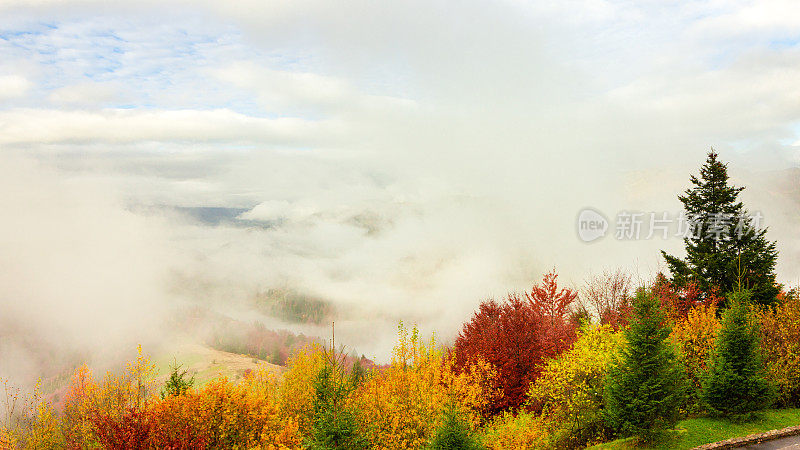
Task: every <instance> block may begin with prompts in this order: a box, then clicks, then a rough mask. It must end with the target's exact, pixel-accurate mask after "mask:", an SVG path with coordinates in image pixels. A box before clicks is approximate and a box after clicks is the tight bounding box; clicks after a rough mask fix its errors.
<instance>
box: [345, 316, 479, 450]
mask: <svg viewBox="0 0 800 450" xmlns="http://www.w3.org/2000/svg"><path fill="white" fill-rule="evenodd" d="M452 364H453V362H452V359H451V358H449V357H446V356H445V354H444V352H443V351H442V350H441V349H439V348H437V347H436V345H435V341H434V340H433V338H431V340H430V341H429V342H427V343H425V342H423V341H421V340H420V338H419V333H418V331H417V329H416V328H413V329H412V330H411V332H410V333H409V330H407V329H406V328H405V327H404V326H403V324H402V323H401V324H400V326H399V341H398V344H397V346H395V348H394V351H393V353H392V362H391V365H389V366H388V367H386V368H383V369H377V368H373V369H371V373H370V374H369V376H368V377H367V381H366V382H364V383H362V384H361V385H360V386H359V387H358V388H357V389H356V390H355V391H354V392H353V393H352V394H351V396H350V398H349V399H348V401H349V402H350V404H351V405H352V407H353V409H354V410H355V411H356V414H357V417H358V420H359V421H360V423H361V424H362V425H363V428H364V429H365V430H366V434H367V437H368V439H369V441H370V444H371V446H372V447H373V448H377V449H412V448H420V447H422V446H424V445H426V444H427V443H428V442H429V440H430V439H431V437H433V434H434V432H435V430H436V429H437V427H438V426H439V425H440V423H441V420H442V418H443V413H444V411H445V408H446V406H447V404H448V402H453V403H455V405H456V407H457V408H459V410H460V411H461V412H462V413H463V414H464V415H465V416H467V417H469V419H470V424H471V426H472V427H473V428H475V427H477V426H478V424H479V423H480V420H481V419H480V414H479V411H480V410H481V409H483V404H484V402H485V401H486V399H487V398H488V397H490V396H491V392H486V391H485V388H486V387H487V386H490V383H491V380H492V378H493V376H494V372H493V370H492V368H491V367H489V366H488V365H486V364H484V363H480V362H478V363H476V364H475V365H473V366H471V367H470V368H468V370H465V371H463V372H460V373H459V372H455V371H454V370H452Z"/></svg>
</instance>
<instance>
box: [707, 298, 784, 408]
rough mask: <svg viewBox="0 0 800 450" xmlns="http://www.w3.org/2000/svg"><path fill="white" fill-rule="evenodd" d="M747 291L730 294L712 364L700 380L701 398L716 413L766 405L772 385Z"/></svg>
mask: <svg viewBox="0 0 800 450" xmlns="http://www.w3.org/2000/svg"><path fill="white" fill-rule="evenodd" d="M749 300H750V293H749V292H748V291H741V292H739V293H736V294H731V295H730V296H729V303H730V308H728V309H727V310H726V311H725V312H724V313H723V316H722V329H721V330H720V332H719V335H718V336H717V343H716V351H715V352H714V355H713V357H712V360H711V367H710V369H709V371H708V373H707V374H706V376H705V378H704V380H703V393H702V397H703V401H705V402H706V403H707V404H708V406H709V408H710V409H711V410H712V411H713V412H716V413H720V414H727V415H731V414H733V415H737V414H745V413H749V412H753V411H758V410H762V409H765V408H768V407H769V406H770V405H771V404H772V402H773V401H774V399H775V395H776V392H775V386H774V385H773V384H772V382H770V380H769V379H768V378H767V376H766V371H765V368H764V364H763V362H762V357H761V349H760V347H759V331H758V323H757V322H756V321H755V320H753V319H752V318H751V317H750V310H749V308H748V306H747V305H748V303H749Z"/></svg>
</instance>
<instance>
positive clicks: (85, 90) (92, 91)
mask: <svg viewBox="0 0 800 450" xmlns="http://www.w3.org/2000/svg"><path fill="white" fill-rule="evenodd" d="M119 90H120V87H119V86H114V85H112V84H109V83H79V84H73V85H69V86H64V87H60V88H57V89H54V90H53V92H51V93H50V95H49V99H50V101H51V102H53V103H56V104H60V105H68V106H81V107H99V106H103V105H106V104H108V103H111V102H114V101H118V100H119V99H120V92H119Z"/></svg>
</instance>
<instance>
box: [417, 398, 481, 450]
mask: <svg viewBox="0 0 800 450" xmlns="http://www.w3.org/2000/svg"><path fill="white" fill-rule="evenodd" d="M483 448H484V447H483V446H482V445H481V444H480V442H479V441H478V439H477V438H476V437H475V436H474V435H473V434H472V431H471V430H470V429H469V424H468V423H467V422H466V420H464V418H463V417H462V416H461V414H460V413H459V411H458V407H457V406H456V405H455V403H454V402H449V403H448V404H447V407H446V408H445V410H444V420H443V421H442V424H441V425H440V426H439V428H438V429H437V430H436V434H435V435H434V437H433V440H431V443H430V445H429V446H428V449H429V450H460V449H463V450H480V449H483Z"/></svg>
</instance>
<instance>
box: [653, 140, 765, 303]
mask: <svg viewBox="0 0 800 450" xmlns="http://www.w3.org/2000/svg"><path fill="white" fill-rule="evenodd" d="M717 156H718V154H717V153H716V152H715V151H714V150H713V149H712V150H711V152H710V153H709V154H708V158H707V159H706V162H705V164H704V165H703V166H702V167H701V168H700V177H699V178H698V177H696V176H694V175H692V176H691V183H692V187H691V188H690V189H687V190H686V192H685V193H684V195H680V196H678V199H679V200H680V201H681V203H683V208H684V211H685V219H686V225H687V228H688V230H689V231H690V232H689V233H688V235H687V237H685V238H684V247H685V249H686V258H685V259H680V258H677V257H675V256H672V255H668V254H667V253H666V252H664V251H662V252H661V253H662V254H663V255H664V259H665V260H666V263H667V266H668V267H669V269H670V272H672V277H673V280H672V281H673V282H674V283H675V284H676V285H677V286H678V287H684V286H686V285H687V284H688V283H689V282H694V283H696V284H697V286H698V287H699V288H700V289H701V290H702V291H703V292H704V293H706V294H708V293H710V292H712V291H713V290H714V289H718V290H719V292H718V293H720V294H726V293H728V292H733V291H734V290H735V289H737V288H738V287H740V286H743V287H745V288H747V289H750V290H751V292H752V299H753V301H754V302H757V303H760V304H765V305H769V304H772V303H773V302H774V301H775V298H776V296H777V295H778V293H779V292H780V286H779V285H778V284H777V282H776V281H775V263H776V261H777V258H778V251H777V250H776V247H775V242H770V241H768V240H767V238H766V232H767V230H766V228H764V229H758V228H757V227H756V226H755V224H753V223H752V221H751V220H750V216H749V214H748V213H747V211H746V210H745V209H744V205H743V204H742V202H740V201H738V196H739V194H740V193H741V192H742V190H743V189H744V188H743V187H736V186H733V185H729V184H728V168H727V165H726V164H723V163H722V162H721V161H719V160H718V159H717Z"/></svg>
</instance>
